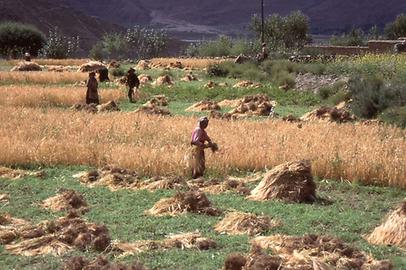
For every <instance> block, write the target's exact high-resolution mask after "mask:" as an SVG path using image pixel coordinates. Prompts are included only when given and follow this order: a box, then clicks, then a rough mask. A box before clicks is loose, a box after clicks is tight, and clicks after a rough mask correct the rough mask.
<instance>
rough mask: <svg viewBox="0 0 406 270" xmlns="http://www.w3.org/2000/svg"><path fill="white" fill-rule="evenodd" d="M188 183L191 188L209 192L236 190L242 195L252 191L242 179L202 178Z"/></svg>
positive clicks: (217, 192)
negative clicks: (220, 179)
mask: <svg viewBox="0 0 406 270" xmlns="http://www.w3.org/2000/svg"><path fill="white" fill-rule="evenodd" d="M188 185H189V187H190V188H196V189H199V190H200V191H203V192H204V193H208V194H220V193H225V192H229V191H234V192H237V193H238V194H241V195H248V194H250V192H251V190H250V189H249V188H248V187H246V185H245V183H244V182H243V181H242V180H231V179H228V180H226V181H219V180H217V179H210V180H205V179H203V178H200V179H196V180H192V181H189V182H188Z"/></svg>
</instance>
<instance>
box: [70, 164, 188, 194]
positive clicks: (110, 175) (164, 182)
mask: <svg viewBox="0 0 406 270" xmlns="http://www.w3.org/2000/svg"><path fill="white" fill-rule="evenodd" d="M74 177H75V178H79V179H80V181H81V182H82V183H84V184H86V185H87V186H89V187H94V186H107V187H109V188H110V190H111V191H117V190H119V189H132V190H140V189H146V190H150V191H155V190H158V189H178V188H182V187H187V183H186V182H185V181H184V180H182V179H181V178H179V177H178V178H176V177H175V178H165V177H154V178H152V179H149V180H145V179H143V178H142V177H141V176H140V175H139V174H138V173H137V172H135V171H131V170H126V169H121V168H117V167H109V166H107V167H104V168H102V169H100V170H92V171H89V172H83V173H79V174H76V175H74Z"/></svg>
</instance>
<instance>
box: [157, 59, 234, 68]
mask: <svg viewBox="0 0 406 270" xmlns="http://www.w3.org/2000/svg"><path fill="white" fill-rule="evenodd" d="M226 60H227V59H226V58H224V59H222V58H218V59H217V58H153V59H151V63H152V64H155V65H156V64H159V65H162V66H167V65H169V64H171V63H176V62H181V63H182V65H183V66H185V67H188V68H197V69H203V68H207V67H208V66H209V65H211V64H218V63H220V62H223V61H226Z"/></svg>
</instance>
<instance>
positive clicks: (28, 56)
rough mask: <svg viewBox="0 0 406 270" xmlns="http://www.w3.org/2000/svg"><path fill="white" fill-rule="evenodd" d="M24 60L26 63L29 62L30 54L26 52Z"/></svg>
mask: <svg viewBox="0 0 406 270" xmlns="http://www.w3.org/2000/svg"><path fill="white" fill-rule="evenodd" d="M24 60H25V61H26V62H31V54H30V53H28V52H26V53H25V54H24Z"/></svg>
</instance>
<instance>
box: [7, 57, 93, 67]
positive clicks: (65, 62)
mask: <svg viewBox="0 0 406 270" xmlns="http://www.w3.org/2000/svg"><path fill="white" fill-rule="evenodd" d="M21 61H22V59H20V60H9V61H7V64H9V65H11V66H15V65H17V64H18V62H21ZM32 61H33V62H35V63H37V64H38V65H41V66H44V65H52V66H80V65H82V64H84V63H87V62H89V61H90V60H89V59H40V58H38V59H33V60H32Z"/></svg>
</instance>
